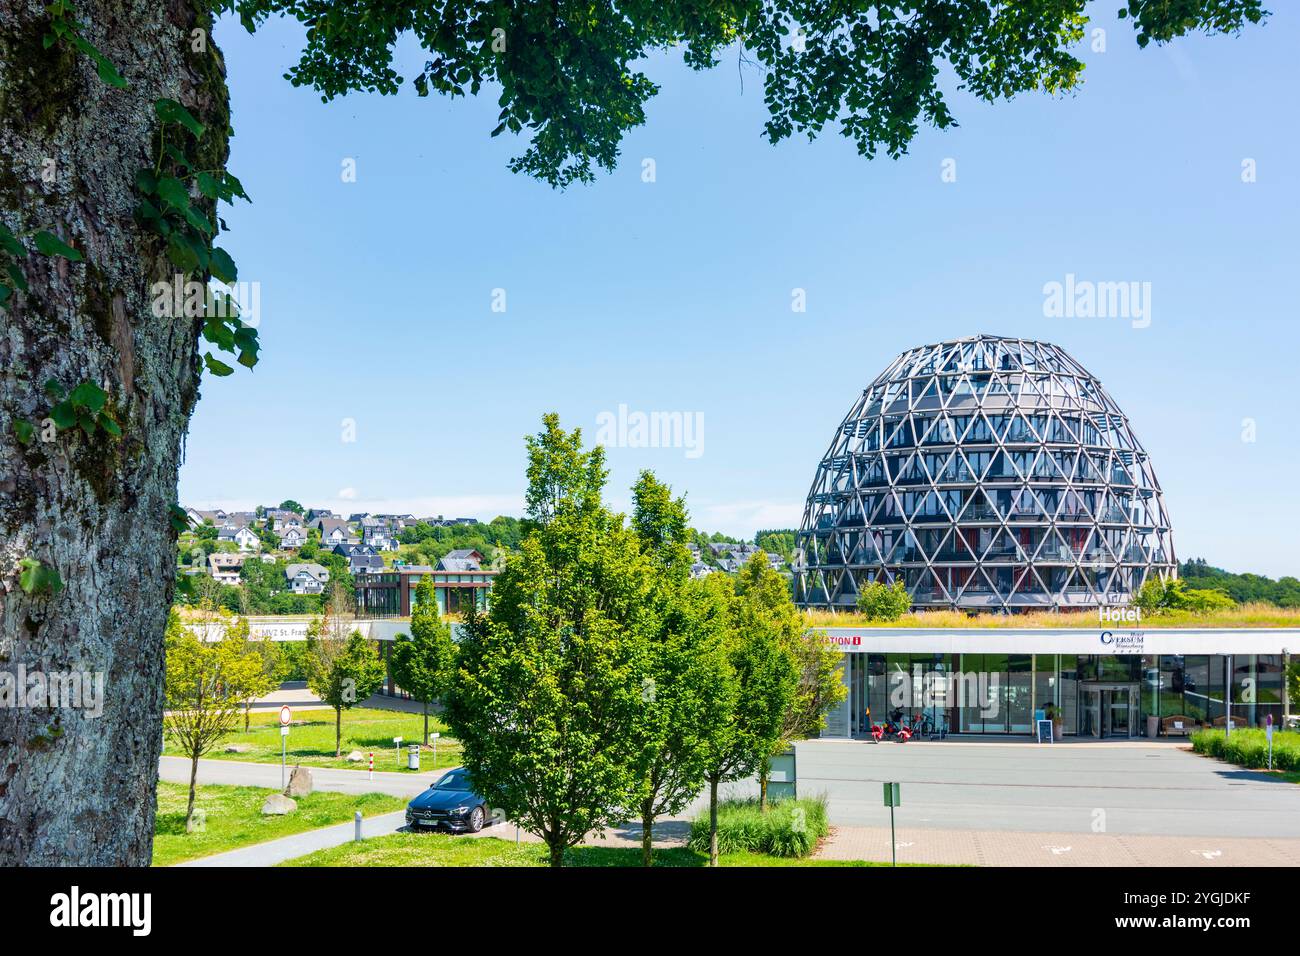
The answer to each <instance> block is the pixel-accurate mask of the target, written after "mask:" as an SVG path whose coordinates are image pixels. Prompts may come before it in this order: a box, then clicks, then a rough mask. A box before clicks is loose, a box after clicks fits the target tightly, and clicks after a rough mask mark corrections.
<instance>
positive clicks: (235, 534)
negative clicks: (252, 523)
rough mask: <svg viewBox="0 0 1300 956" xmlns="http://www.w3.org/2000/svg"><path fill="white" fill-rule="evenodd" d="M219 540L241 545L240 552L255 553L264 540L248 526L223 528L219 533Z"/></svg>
mask: <svg viewBox="0 0 1300 956" xmlns="http://www.w3.org/2000/svg"><path fill="white" fill-rule="evenodd" d="M217 540H218V541H233V542H234V543H235V544H237V545H239V550H240V551H255V550H257V546H258V545H259V544H260V543H261V540H262V539H261V538H259V537H258V536H257V535H256V534H255V533H254V532H253V531H251V530H249V528H248V526H247V525H240V526H239V527H237V528H222V529H221V530H220V531H218V532H217Z"/></svg>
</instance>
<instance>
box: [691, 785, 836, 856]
mask: <svg viewBox="0 0 1300 956" xmlns="http://www.w3.org/2000/svg"><path fill="white" fill-rule="evenodd" d="M828 832H830V824H829V822H828V821H827V819H826V798H825V797H805V798H803V799H799V800H777V801H769V803H768V808H767V812H766V813H764V812H763V811H761V810H760V809H759V807H758V800H757V799H751V800H723V801H722V802H720V803H719V804H718V852H719V853H743V852H749V853H766V854H767V855H768V856H786V857H805V856H807V855H808V854H809V853H811V852H812V851H813V849H814V848H815V847H816V846H817V844H818V842H819V841H820V840H821V839H822V838H823V837H825V836H826V834H827V833H828ZM688 845H689V846H690V848H691V849H693V850H697V851H699V852H700V853H708V852H709V811H708V809H707V808H705V810H704V811H703V812H702V813H700V815H699V816H697V817H696V818H695V819H694V820H693V821H692V822H691V837H690V840H689V842H688Z"/></svg>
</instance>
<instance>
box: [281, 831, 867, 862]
mask: <svg viewBox="0 0 1300 956" xmlns="http://www.w3.org/2000/svg"><path fill="white" fill-rule="evenodd" d="M507 829H508V830H509V832H510V834H511V836H510V837H509V838H498V837H457V836H452V835H450V834H446V833H393V834H390V835H388V836H382V837H375V838H374V839H371V840H366V841H364V842H362V843H345V844H343V845H342V846H336V847H330V848H329V849H326V850H318V851H316V852H315V853H310V854H308V855H307V856H303V857H299V858H298V859H296V860H286V861H285V862H284V863H281V864H280V866H547V865H549V864H548V859H547V851H546V846H545V845H544V844H541V843H521V844H519V845H518V846H516V845H515V842H514V839H513V834H514V828H512V827H507ZM708 862H709V858H708V856H707V855H706V854H703V853H696V852H695V851H694V850H689V849H687V848H686V847H671V848H668V849H663V850H655V865H656V866H706V865H707V864H708ZM719 862H720V863H721V864H722V865H723V866H888V865H889V864H887V863H868V862H866V861H864V860H798V859H791V858H782V857H774V856H764V855H762V854H760V853H724V854H723V855H722V856H721V857H720V859H719ZM565 865H566V866H640V865H641V848H640V847H605V846H579V847H574V848H573V849H571V850H569V851H568V853H567V854H566V855H565Z"/></svg>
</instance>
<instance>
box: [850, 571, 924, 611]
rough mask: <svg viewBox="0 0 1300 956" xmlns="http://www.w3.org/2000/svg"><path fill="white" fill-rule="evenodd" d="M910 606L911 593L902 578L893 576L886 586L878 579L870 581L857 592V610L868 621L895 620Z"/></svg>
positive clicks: (909, 608)
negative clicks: (891, 582) (891, 583)
mask: <svg viewBox="0 0 1300 956" xmlns="http://www.w3.org/2000/svg"><path fill="white" fill-rule="evenodd" d="M911 608H912V595H910V594H908V593H907V585H906V584H904V583H903V579H902V578H895V579H894V583H893V585H891V586H889V587H886V586H885V585H884V584H883V583H882V582H880V581H870V582H868V583H867V585H866V587H864V588H863V589H862V591H861V593H859V594H858V610H859V611H861V612H862V613H863V614H865V615H866V616H867V620H869V621H897V620H898V619H899V618H900V617H902V616H903V615H904V614H906V613H907V612H908V611H909V610H911Z"/></svg>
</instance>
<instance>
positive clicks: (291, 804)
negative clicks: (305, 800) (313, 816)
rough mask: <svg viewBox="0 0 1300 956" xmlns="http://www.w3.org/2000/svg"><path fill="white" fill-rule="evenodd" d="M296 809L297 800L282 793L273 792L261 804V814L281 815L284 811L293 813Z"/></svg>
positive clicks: (266, 815) (268, 815)
mask: <svg viewBox="0 0 1300 956" xmlns="http://www.w3.org/2000/svg"><path fill="white" fill-rule="evenodd" d="M297 809H298V802H297V801H296V800H291V799H290V798H289V797H286V796H285V795H284V794H282V793H273V794H271V795H270V796H269V797H267V798H266V802H265V803H263V804H262V816H264V817H273V816H274V817H282V816H284V815H285V814H286V813H293V811H295V810H297Z"/></svg>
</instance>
